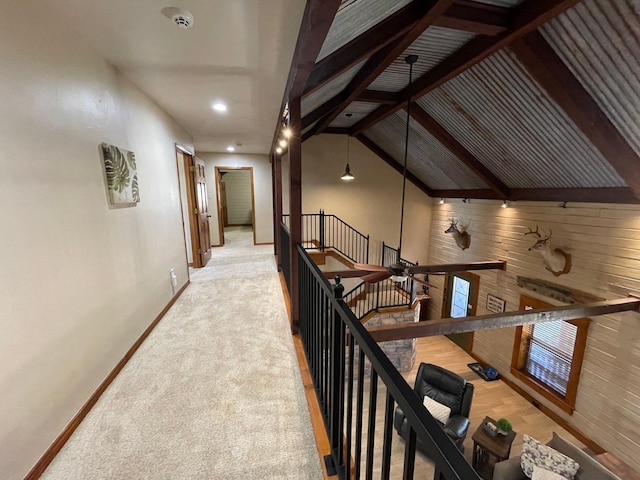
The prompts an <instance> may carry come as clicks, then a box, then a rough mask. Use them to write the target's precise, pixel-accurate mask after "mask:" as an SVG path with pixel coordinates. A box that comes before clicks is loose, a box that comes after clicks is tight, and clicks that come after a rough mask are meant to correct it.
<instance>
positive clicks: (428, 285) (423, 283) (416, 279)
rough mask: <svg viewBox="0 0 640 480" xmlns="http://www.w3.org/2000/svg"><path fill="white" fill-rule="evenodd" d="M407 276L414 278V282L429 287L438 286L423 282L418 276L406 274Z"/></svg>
mask: <svg viewBox="0 0 640 480" xmlns="http://www.w3.org/2000/svg"><path fill="white" fill-rule="evenodd" d="M407 277H409V278H410V279H411V280H415V281H416V282H418V283H421V284H422V285H426V286H427V287H429V288H438V287H436V286H435V285H431V284H430V283H427V282H425V281H424V280H420V279H419V278H418V277H414V276H413V275H409V274H407Z"/></svg>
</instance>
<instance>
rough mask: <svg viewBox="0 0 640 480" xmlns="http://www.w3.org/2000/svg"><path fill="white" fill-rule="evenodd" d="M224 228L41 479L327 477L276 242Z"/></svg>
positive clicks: (243, 230)
mask: <svg viewBox="0 0 640 480" xmlns="http://www.w3.org/2000/svg"><path fill="white" fill-rule="evenodd" d="M225 237H226V241H227V245H226V246H225V247H223V248H214V249H213V255H212V259H211V261H210V262H209V264H208V266H207V267H205V268H203V269H198V270H191V272H192V273H191V282H192V283H191V285H190V286H189V287H188V288H187V289H186V290H185V292H184V293H183V294H182V296H181V297H180V298H179V299H178V301H177V302H176V303H175V305H174V306H173V307H172V308H171V310H170V311H169V312H168V313H167V315H166V316H165V318H164V319H163V320H162V321H161V322H160V323H159V324H158V326H157V327H156V328H155V330H154V331H153V332H152V333H151V335H150V336H149V338H148V339H147V340H146V341H145V342H144V343H143V344H142V346H141V347H140V349H139V350H138V352H137V353H136V354H135V355H134V356H133V358H132V359H131V360H130V361H129V363H128V364H127V365H126V367H125V368H124V369H123V371H122V372H121V373H120V375H118V377H117V378H116V379H115V381H114V382H113V383H112V384H111V386H110V387H109V388H108V389H107V391H106V392H105V393H104V395H103V396H102V397H101V398H100V400H99V401H98V403H97V404H96V406H95V407H94V408H93V410H92V411H91V412H90V413H89V415H88V416H87V417H86V418H85V420H84V421H83V422H82V424H81V425H80V426H79V428H78V429H77V430H76V432H75V433H74V435H73V436H72V437H71V439H70V440H69V441H68V442H67V444H66V445H65V446H64V448H63V449H62V450H61V451H60V453H59V454H58V456H57V457H56V458H55V459H54V461H53V462H52V463H51V465H50V466H49V468H48V469H47V471H46V472H45V473H44V475H43V476H42V478H43V479H46V480H54V479H55V480H58V479H59V480H62V479H64V480H80V479H82V480H89V479H221V480H223V479H232V480H233V479H243V480H244V479H296V480H305V479H310V480H315V479H321V478H322V471H321V467H320V461H319V458H318V453H317V449H316V445H315V439H314V436H313V430H312V428H311V422H310V417H309V412H308V409H307V404H306V400H305V395H304V389H303V386H302V381H301V379H300V372H299V368H298V364H297V360H296V355H295V351H294V347H293V342H292V338H291V334H290V331H289V326H288V320H287V314H286V311H285V305H284V302H283V298H282V291H281V288H280V283H279V279H278V275H277V272H276V268H275V262H274V257H273V247H272V246H270V245H266V246H253V241H252V236H251V231H250V229H249V230H248V231H247V229H246V228H244V229H243V228H234V229H230V230H228V231H225Z"/></svg>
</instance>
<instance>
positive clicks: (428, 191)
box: [356, 135, 433, 197]
mask: <svg viewBox="0 0 640 480" xmlns="http://www.w3.org/2000/svg"><path fill="white" fill-rule="evenodd" d="M356 138H357V139H358V140H359V141H360V143H362V144H363V145H364V146H365V147H367V148H368V149H369V150H371V151H372V152H373V153H375V154H376V155H377V156H378V157H380V158H381V159H382V160H384V161H385V162H387V163H388V164H389V165H390V166H391V167H393V168H394V169H395V170H396V171H397V172H398V173H400V174H401V175H402V174H403V172H404V169H403V168H402V165H400V163H399V162H397V161H396V160H395V158H393V157H392V156H391V155H389V154H388V153H387V152H386V151H384V150H383V149H382V148H380V147H379V146H378V144H377V143H375V142H374V141H373V140H370V139H369V138H367V137H365V136H364V135H356ZM407 180H409V181H410V182H411V183H413V184H414V185H415V186H416V187H418V188H419V189H420V190H422V191H423V192H424V193H426V194H427V195H429V196H430V197H432V196H433V195H432V193H433V191H432V190H431V189H430V188H429V187H427V186H426V185H425V184H424V183H423V182H422V180H420V179H419V178H418V177H416V176H415V175H414V174H413V173H411V172H410V171H408V170H407Z"/></svg>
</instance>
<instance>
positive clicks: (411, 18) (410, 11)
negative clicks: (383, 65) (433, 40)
mask: <svg viewBox="0 0 640 480" xmlns="http://www.w3.org/2000/svg"><path fill="white" fill-rule="evenodd" d="M421 14H422V8H421V7H420V2H419V1H414V2H411V3H410V4H409V5H407V6H405V7H403V8H401V9H400V10H398V11H397V12H396V13H394V14H393V15H391V16H390V17H388V18H387V19H385V20H383V21H382V22H380V23H378V24H377V25H376V26H375V27H373V28H370V29H369V30H367V31H366V32H364V33H363V34H361V35H359V36H358V37H356V38H355V39H353V40H351V41H350V42H349V43H347V44H346V45H344V46H342V47H340V48H339V49H338V50H336V51H335V52H333V53H331V54H329V55H327V56H326V57H325V58H323V59H322V60H320V61H319V62H318V63H317V64H316V65H315V67H314V68H313V71H312V72H311V75H309V80H308V81H307V86H306V88H305V91H304V95H309V94H310V93H311V92H313V91H315V90H317V89H318V88H320V87H322V86H323V85H325V84H327V83H328V82H330V81H331V80H333V79H334V78H336V77H337V76H338V75H340V74H341V73H344V72H345V71H347V70H349V69H350V68H351V67H353V66H354V65H356V64H357V63H358V62H360V61H361V60H364V59H365V58H368V57H370V56H371V55H373V54H374V53H376V52H377V51H378V50H380V49H382V48H384V47H386V46H387V45H389V44H390V43H391V42H393V41H394V40H396V39H398V38H400V37H402V36H403V35H404V34H406V33H407V32H408V31H409V30H411V28H413V26H414V25H415V24H416V22H417V21H418V20H419V19H420V16H421Z"/></svg>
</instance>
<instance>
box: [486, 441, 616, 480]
mask: <svg viewBox="0 0 640 480" xmlns="http://www.w3.org/2000/svg"><path fill="white" fill-rule="evenodd" d="M547 445H548V446H550V447H551V448H553V449H554V450H557V451H558V452H560V453H563V454H564V455H566V456H567V457H570V458H572V459H574V460H575V461H576V462H578V464H579V465H580V468H579V469H578V472H577V473H576V476H575V477H574V478H575V480H621V479H620V477H618V476H616V475H614V474H613V473H612V472H610V471H609V470H607V469H606V468H605V467H604V465H602V464H601V463H600V462H598V461H597V460H596V459H595V458H593V457H592V456H591V455H589V454H587V453H586V452H584V451H583V450H581V449H580V448H578V447H577V446H575V445H573V444H572V443H570V442H568V441H566V440H565V439H564V438H562V437H561V436H559V435H558V434H557V433H555V432H554V433H553V438H551V440H550V441H549V442H548V443H547ZM493 480H527V477H526V476H525V474H524V472H523V471H522V468H520V455H518V456H515V457H512V458H510V459H509V460H505V461H503V462H498V463H496V464H495V468H494V470H493Z"/></svg>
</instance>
